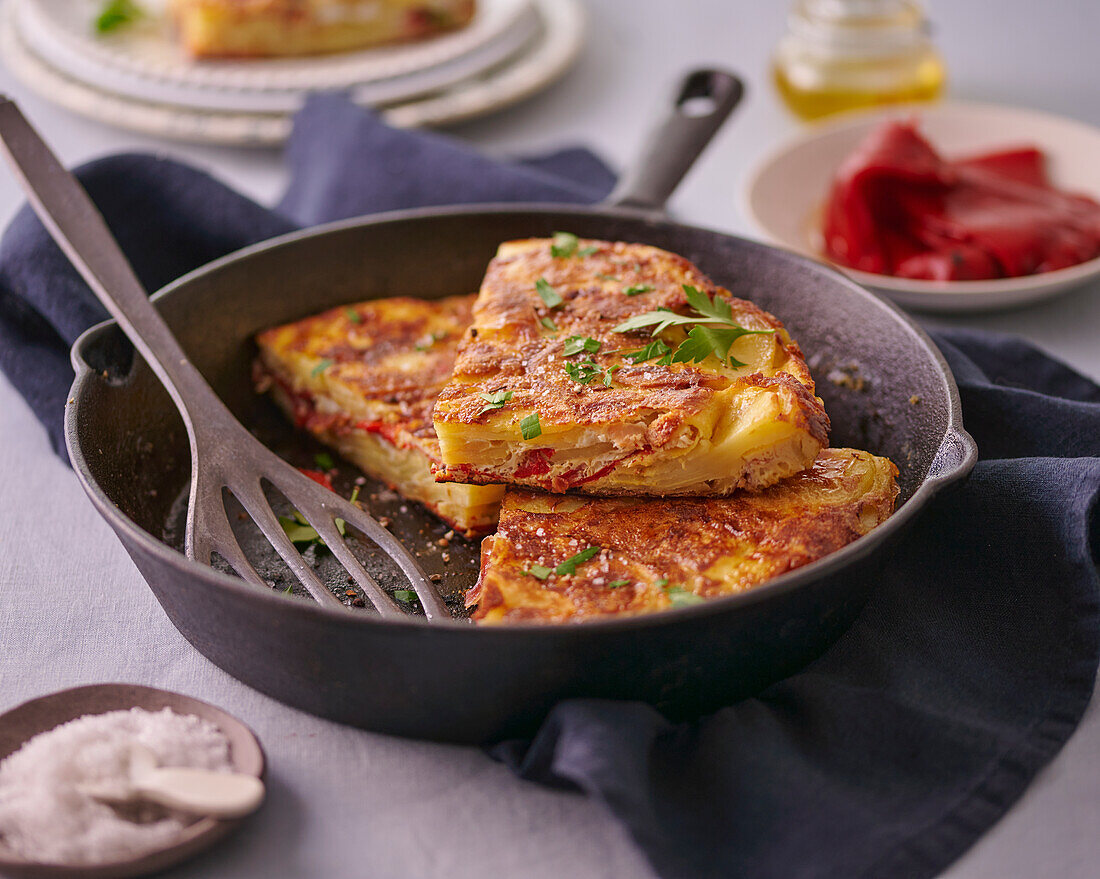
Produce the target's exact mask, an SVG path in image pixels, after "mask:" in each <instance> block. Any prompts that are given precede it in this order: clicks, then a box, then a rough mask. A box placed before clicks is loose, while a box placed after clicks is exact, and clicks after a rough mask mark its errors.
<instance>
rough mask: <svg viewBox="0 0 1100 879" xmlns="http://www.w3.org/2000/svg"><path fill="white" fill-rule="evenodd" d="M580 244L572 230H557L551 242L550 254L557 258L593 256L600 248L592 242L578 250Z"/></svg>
mask: <svg viewBox="0 0 1100 879" xmlns="http://www.w3.org/2000/svg"><path fill="white" fill-rule="evenodd" d="M579 244H580V241H578V240H577V236H576V235H574V234H573V233H572V232H555V233H554V238H553V240H552V241H551V242H550V255H551V256H552V257H555V258H556V259H567V258H569V257H571V256H578V257H581V256H591V255H592V254H594V253H595V252H596V251H597V250H599V249H600V248H599V247H597V246H596V245H594V244H590V245H588V246H587V247H582V248H580V250H578V249H577V246H578V245H579Z"/></svg>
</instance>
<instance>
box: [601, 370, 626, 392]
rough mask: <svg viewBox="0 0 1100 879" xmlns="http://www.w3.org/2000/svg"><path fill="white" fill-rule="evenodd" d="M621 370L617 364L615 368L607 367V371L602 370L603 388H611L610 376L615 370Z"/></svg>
mask: <svg viewBox="0 0 1100 879" xmlns="http://www.w3.org/2000/svg"><path fill="white" fill-rule="evenodd" d="M621 368H622V367H620V366H619V365H618V364H616V365H615V366H609V367H607V369H605V370H604V373H603V386H604V387H605V388H609V387H611V379H612V376H613V375H614V373H615V370H616V369H621Z"/></svg>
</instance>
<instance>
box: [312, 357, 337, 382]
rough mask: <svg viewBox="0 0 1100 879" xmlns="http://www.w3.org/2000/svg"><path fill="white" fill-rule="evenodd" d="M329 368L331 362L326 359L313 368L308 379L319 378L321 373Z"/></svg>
mask: <svg viewBox="0 0 1100 879" xmlns="http://www.w3.org/2000/svg"><path fill="white" fill-rule="evenodd" d="M330 366H332V361H331V360H329V359H327V358H326V359H324V360H322V361H321V362H320V363H318V364H317V365H316V366H315V367H313V370H312V371H311V372H310V374H309V375H310V378H317V376H319V375H320V374H321V373H322V372H324V371H325V370H326V369H328V368H329V367H330Z"/></svg>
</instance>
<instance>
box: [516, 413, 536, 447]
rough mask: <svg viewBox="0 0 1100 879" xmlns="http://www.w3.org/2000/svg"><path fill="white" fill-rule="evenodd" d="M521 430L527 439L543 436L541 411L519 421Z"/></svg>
mask: <svg viewBox="0 0 1100 879" xmlns="http://www.w3.org/2000/svg"><path fill="white" fill-rule="evenodd" d="M519 432H520V433H521V434H523V438H524V439H525V440H533V439H534V438H535V437H537V436H542V425H541V424H539V413H538V412H532V413H531V414H530V415H528V416H527V417H526V418H524V419H523V421H521V422H520V423H519Z"/></svg>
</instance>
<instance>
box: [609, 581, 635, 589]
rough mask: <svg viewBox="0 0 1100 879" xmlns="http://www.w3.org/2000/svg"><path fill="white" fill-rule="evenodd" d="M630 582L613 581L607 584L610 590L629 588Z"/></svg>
mask: <svg viewBox="0 0 1100 879" xmlns="http://www.w3.org/2000/svg"><path fill="white" fill-rule="evenodd" d="M629 585H630V581H629V580H612V581H611V582H610V583H608V584H607V588H608V589H618V588H619V587H620V586H629Z"/></svg>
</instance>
